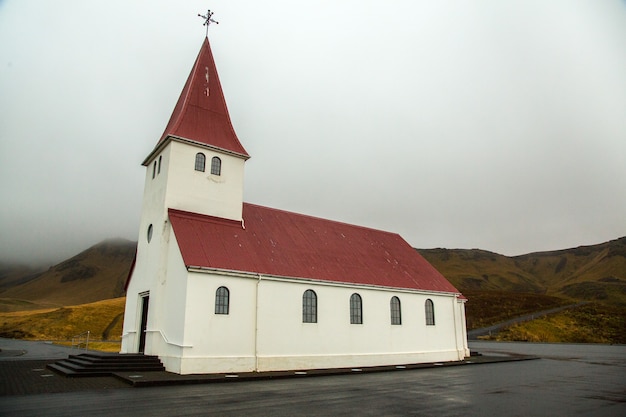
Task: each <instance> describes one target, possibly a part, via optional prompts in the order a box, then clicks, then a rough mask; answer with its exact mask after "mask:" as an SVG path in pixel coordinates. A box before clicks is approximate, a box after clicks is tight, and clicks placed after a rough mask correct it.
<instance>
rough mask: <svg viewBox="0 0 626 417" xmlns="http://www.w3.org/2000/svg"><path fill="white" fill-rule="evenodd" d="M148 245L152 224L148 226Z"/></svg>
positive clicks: (150, 238)
mask: <svg viewBox="0 0 626 417" xmlns="http://www.w3.org/2000/svg"><path fill="white" fill-rule="evenodd" d="M147 237H148V243H150V241H151V240H152V224H151V225H150V226H148V236H147Z"/></svg>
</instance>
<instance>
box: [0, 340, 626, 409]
mask: <svg viewBox="0 0 626 417" xmlns="http://www.w3.org/2000/svg"><path fill="white" fill-rule="evenodd" d="M471 346H472V348H473V349H474V350H478V351H481V352H483V353H489V354H493V355H508V354H511V353H513V354H529V355H538V356H541V357H542V359H540V360H532V361H523V362H502V363H492V364H485V365H480V366H450V367H432V368H426V369H417V370H405V371H397V372H377V373H357V374H351V375H334V376H324V377H318V378H295V379H294V378H289V379H272V380H263V381H241V382H237V383H227V384H203V385H181V386H166V387H152V388H139V389H137V388H130V387H129V386H123V387H107V386H102V387H93V388H92V387H84V388H81V389H78V390H72V391H63V392H55V393H39V394H30V395H6V396H3V397H0V416H4V415H6V416H17V415H19V416H72V415H83V414H88V415H90V416H111V415H140V414H144V415H150V416H172V415H181V416H182V415H221V416H222V415H223V416H231V415H232V416H238V415H247V416H267V415H272V416H281V415H285V416H287V415H289V416H293V415H310V416H328V415H333V416H348V415H350V416H352V415H355V414H358V415H365V416H407V415H437V416H459V415H469V416H483V415H492V416H542V415H550V416H619V417H623V416H624V415H626V346H604V345H548V344H546V345H542V344H525V343H489V342H477V343H471ZM28 362H30V361H28ZM31 363H33V364H34V363H35V362H31ZM5 365H7V363H6V362H4V361H0V368H3V367H4V366H5ZM47 378H53V377H44V379H47ZM59 378H61V377H59ZM94 379H95V378H94Z"/></svg>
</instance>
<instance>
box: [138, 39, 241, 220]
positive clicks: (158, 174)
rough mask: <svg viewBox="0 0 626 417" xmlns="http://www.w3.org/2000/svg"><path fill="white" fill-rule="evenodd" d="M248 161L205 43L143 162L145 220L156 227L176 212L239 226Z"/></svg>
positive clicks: (211, 55) (206, 41)
mask: <svg viewBox="0 0 626 417" xmlns="http://www.w3.org/2000/svg"><path fill="white" fill-rule="evenodd" d="M249 158H250V156H249V155H248V153H247V152H246V150H245V149H244V147H243V146H242V145H241V142H239V139H238V138H237V135H236V134H235V130H234V129H233V125H232V123H231V121H230V116H229V115H228V108H227V107H226V101H225V100H224V94H223V92H222V86H221V85H220V80H219V77H218V75H217V69H216V67H215V62H214V61H213V54H212V53H211V47H210V45H209V40H208V38H205V39H204V42H203V43H202V47H201V48H200V52H199V53H198V56H197V58H196V61H195V62H194V64H193V67H192V69H191V73H190V74H189V77H188V78H187V82H186V83H185V86H184V87H183V90H182V92H181V93H180V97H179V98H178V102H177V103H176V106H175V107H174V111H173V112H172V116H171V117H170V120H169V122H168V123H167V126H166V128H165V131H164V132H163V134H162V135H161V137H160V138H159V141H158V142H157V144H156V146H155V147H154V149H153V150H152V152H150V154H149V155H148V157H147V158H146V159H145V160H144V161H143V165H144V166H145V167H146V168H147V170H146V185H145V191H144V210H143V213H144V214H143V215H142V216H143V217H145V218H146V222H149V223H150V224H152V223H154V222H156V220H154V218H155V217H156V216H160V217H163V218H165V217H166V216H167V210H168V209H170V208H175V209H178V210H184V211H190V212H194V213H200V214H205V215H209V216H214V217H221V218H225V219H230V220H235V221H240V220H241V218H242V217H241V216H242V204H243V173H244V165H245V162H246V160H248V159H249Z"/></svg>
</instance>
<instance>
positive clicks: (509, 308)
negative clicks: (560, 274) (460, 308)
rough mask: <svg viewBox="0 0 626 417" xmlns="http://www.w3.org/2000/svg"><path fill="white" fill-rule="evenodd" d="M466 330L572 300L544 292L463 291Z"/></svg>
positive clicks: (569, 302)
mask: <svg viewBox="0 0 626 417" xmlns="http://www.w3.org/2000/svg"><path fill="white" fill-rule="evenodd" d="M463 294H464V295H465V296H466V297H467V298H468V300H469V301H468V302H467V304H466V305H465V309H466V316H467V328H468V330H472V329H480V328H481V327H487V326H491V325H493V324H497V323H501V322H503V321H506V320H509V319H513V318H515V317H519V316H522V315H524V314H529V313H534V312H536V311H541V310H548V309H551V308H555V307H560V306H563V305H567V304H572V300H570V299H567V298H562V297H554V296H549V295H545V294H528V293H511V292H505V291H464V292H463Z"/></svg>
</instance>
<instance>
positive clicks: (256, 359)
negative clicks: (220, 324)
mask: <svg viewBox="0 0 626 417" xmlns="http://www.w3.org/2000/svg"><path fill="white" fill-rule="evenodd" d="M257 277H258V279H257V282H256V288H255V294H254V298H255V303H254V372H259V284H260V283H261V274H257Z"/></svg>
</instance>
